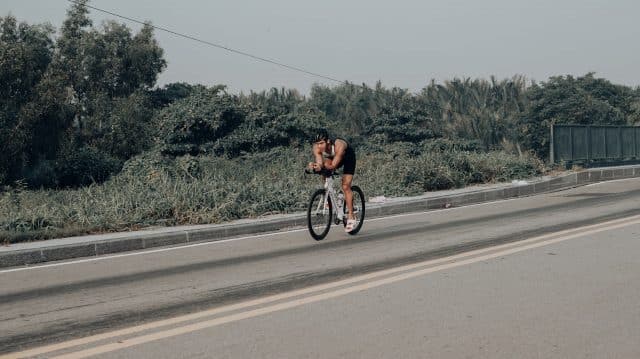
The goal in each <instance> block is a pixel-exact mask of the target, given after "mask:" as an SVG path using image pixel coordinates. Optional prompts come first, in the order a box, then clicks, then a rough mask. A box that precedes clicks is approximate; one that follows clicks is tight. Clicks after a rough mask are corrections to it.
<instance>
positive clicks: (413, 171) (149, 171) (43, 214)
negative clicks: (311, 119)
mask: <svg viewBox="0 0 640 359" xmlns="http://www.w3.org/2000/svg"><path fill="white" fill-rule="evenodd" d="M310 159H311V156H310V154H309V153H308V152H302V151H298V150H295V149H284V148H277V149H273V150H272V151H269V152H268V153H262V154H253V155H246V156H243V157H240V158H236V159H233V160H230V159H225V158H218V157H213V156H201V157H191V156H185V157H181V158H176V159H167V158H163V157H162V156H160V155H159V154H157V153H146V154H144V155H142V156H139V157H136V158H134V159H132V160H130V161H129V162H127V164H125V167H124V168H123V170H122V172H121V173H120V174H118V175H117V176H114V177H113V178H111V179H110V180H109V181H107V182H105V183H102V184H93V185H91V186H88V187H84V188H78V189H65V190H27V189H25V188H22V187H20V186H18V187H15V188H11V189H6V190H5V191H4V192H2V193H0V238H2V239H3V241H5V242H8V243H15V242H20V241H29V240H41V239H48V238H56V237H65V236H73V235H82V234H91V233H103V232H116V231H129V230H137V229H142V228H148V227H153V226H174V225H183V224H205V223H221V222H225V221H230V220H234V219H239V218H254V217H260V216H264V215H268V214H274V213H292V212H297V211H302V210H304V209H305V206H306V202H307V200H308V196H309V195H310V193H311V191H312V190H313V189H314V188H316V187H318V186H320V184H321V183H320V179H319V178H318V177H316V176H308V175H304V173H303V168H304V166H305V165H306V163H307V162H309V161H310ZM541 171H542V165H541V163H540V162H539V161H538V160H536V159H535V158H534V157H522V158H519V157H518V156H514V155H510V154H507V153H504V152H490V153H479V152H465V151H457V152H440V151H435V152H433V151H430V152H424V153H420V151H418V152H416V151H415V149H411V150H407V148H406V146H405V147H403V146H391V147H389V148H386V149H385V151H384V152H369V153H359V154H358V164H357V169H356V176H355V179H354V183H355V184H358V185H359V186H360V187H362V188H363V189H364V191H365V194H366V195H367V197H373V196H380V195H384V196H388V197H389V196H409V195H417V194H422V193H424V192H426V191H433V190H441V189H449V188H457V187H463V186H466V185H469V184H473V183H491V182H500V181H509V180H512V179H522V178H528V177H531V176H535V175H537V174H540V173H541Z"/></svg>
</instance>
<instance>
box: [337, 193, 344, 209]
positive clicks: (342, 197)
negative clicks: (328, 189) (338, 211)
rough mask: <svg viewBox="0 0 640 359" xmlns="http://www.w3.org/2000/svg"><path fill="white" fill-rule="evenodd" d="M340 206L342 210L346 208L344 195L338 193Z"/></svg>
mask: <svg viewBox="0 0 640 359" xmlns="http://www.w3.org/2000/svg"><path fill="white" fill-rule="evenodd" d="M338 206H339V207H340V208H342V206H344V193H342V192H340V193H338Z"/></svg>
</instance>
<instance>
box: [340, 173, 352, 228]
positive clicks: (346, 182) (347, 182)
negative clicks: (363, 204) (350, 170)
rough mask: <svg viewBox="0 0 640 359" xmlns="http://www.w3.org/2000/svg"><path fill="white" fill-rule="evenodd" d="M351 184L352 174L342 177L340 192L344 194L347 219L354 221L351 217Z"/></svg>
mask: <svg viewBox="0 0 640 359" xmlns="http://www.w3.org/2000/svg"><path fill="white" fill-rule="evenodd" d="M352 182H353V175H352V174H343V175H342V192H343V193H344V201H345V204H346V205H347V211H348V214H347V219H355V216H354V215H353V192H352V191H351V183H352Z"/></svg>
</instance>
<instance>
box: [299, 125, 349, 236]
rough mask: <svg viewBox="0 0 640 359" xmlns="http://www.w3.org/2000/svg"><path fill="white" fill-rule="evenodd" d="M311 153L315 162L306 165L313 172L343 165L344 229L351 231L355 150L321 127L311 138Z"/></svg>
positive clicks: (330, 169)
mask: <svg viewBox="0 0 640 359" xmlns="http://www.w3.org/2000/svg"><path fill="white" fill-rule="evenodd" d="M313 155H314V157H315V162H310V163H309V166H308V167H309V169H311V170H313V171H315V172H320V171H321V170H322V169H325V170H329V171H333V170H335V169H338V168H340V167H343V166H344V170H343V175H342V192H343V193H344V199H345V203H346V205H347V211H348V214H347V223H346V226H345V228H344V229H345V231H346V232H351V231H352V230H353V229H354V227H355V226H356V219H355V216H354V214H353V192H352V191H351V183H352V182H353V175H354V173H355V171H356V152H355V151H354V149H353V147H352V146H350V145H349V143H348V142H347V141H346V140H344V139H342V138H329V133H328V132H327V130H326V129H321V130H319V131H318V133H317V134H316V136H315V137H314V140H313ZM323 181H324V178H323Z"/></svg>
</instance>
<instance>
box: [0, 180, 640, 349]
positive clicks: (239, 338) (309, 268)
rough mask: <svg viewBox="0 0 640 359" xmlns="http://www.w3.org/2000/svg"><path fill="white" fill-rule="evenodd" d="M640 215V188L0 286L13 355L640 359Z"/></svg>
mask: <svg viewBox="0 0 640 359" xmlns="http://www.w3.org/2000/svg"><path fill="white" fill-rule="evenodd" d="M639 200H640V179H630V180H621V181H614V182H605V183H599V184H595V185H590V186H586V187H580V188H577V189H573V190H568V191H561V192H555V193H550V194H546V195H540V196H535V197H528V198H521V199H515V200H508V201H500V202H493V203H488V204H482V205H476V206H470V207H462V208H452V209H448V210H439V211H431V212H425V213H417V214H411V215H402V216H396V217H390V218H383V219H376V220H371V221H367V222H365V226H364V228H363V230H362V232H361V234H359V235H357V236H355V237H352V236H348V235H346V234H344V233H343V232H341V230H340V228H339V227H334V228H333V229H332V231H331V232H330V234H329V236H328V237H327V239H325V240H324V241H322V242H315V241H313V240H312V239H311V238H310V237H309V235H308V234H307V233H306V232H305V231H304V230H300V231H291V232H286V233H277V234H272V235H264V236H254V237H248V238H236V239H234V240H230V241H225V242H210V243H203V244H200V245H193V246H188V247H177V248H170V249H160V250H154V251H147V252H135V253H129V254H126V255H117V256H111V257H101V258H97V260H81V261H68V262H61V263H55V264H48V265H43V266H39V267H30V268H18V269H14V270H3V271H0V333H2V336H1V338H0V350H1V352H2V353H11V352H17V351H24V350H28V349H33V348H37V347H41V346H47V345H57V346H55V347H48V348H45V349H43V350H36V351H31V352H21V353H18V354H9V355H10V356H16V355H41V356H43V357H55V356H56V355H58V354H68V355H69V357H83V356H86V355H98V356H101V357H135V358H139V357H148V358H156V357H167V358H174V357H207V358H210V357H274V358H275V357H277V358H282V357H368V358H370V357H374V358H375V357H380V358H387V357H390V356H396V357H427V356H428V357H439V358H466V357H486V358H514V357H518V358H549V357H557V358H566V357H594V358H600V357H607V358H637V357H640V344H638V340H637V338H640V304H637V303H640V302H638V300H637V298H638V297H639V296H638V294H640V281H639V280H638V279H640V259H638V258H640V257H638V255H637V254H638V253H640V234H639V233H640V224H639V223H640V222H639V218H640V217H634V216H638V215H640V208H639V206H638V203H640V201H639ZM92 335H94V336H95V335H101V336H102V337H92V338H89V339H79V341H76V342H72V343H69V342H68V341H69V340H73V339H78V338H83V337H87V336H92ZM56 343H57V344H56ZM73 353H75V354H73ZM76 354H77V355H76ZM74 355H76V356H74Z"/></svg>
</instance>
